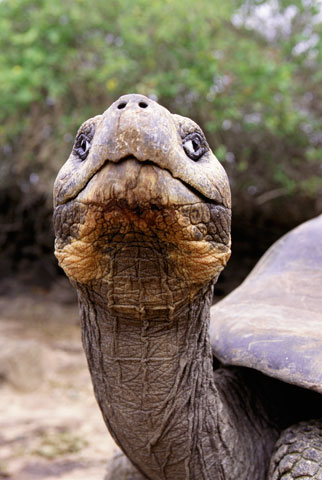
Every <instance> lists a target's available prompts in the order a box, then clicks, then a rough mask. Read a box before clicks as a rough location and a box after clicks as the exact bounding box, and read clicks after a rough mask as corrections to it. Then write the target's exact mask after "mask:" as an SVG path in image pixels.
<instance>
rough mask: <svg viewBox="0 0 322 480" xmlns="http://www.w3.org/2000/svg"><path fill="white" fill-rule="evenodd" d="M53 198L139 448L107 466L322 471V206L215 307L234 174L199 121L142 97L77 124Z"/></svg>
mask: <svg viewBox="0 0 322 480" xmlns="http://www.w3.org/2000/svg"><path fill="white" fill-rule="evenodd" d="M54 200H55V211H54V225H55V232H56V242H55V253H56V256H57V258H58V260H59V263H60V265H61V266H62V268H63V269H64V270H65V272H66V274H67V275H68V277H69V278H70V280H71V282H72V284H73V285H74V286H75V288H76V289H77V293H78V298H79V305H80V312H81V321H82V338H83V345H84V349H85V352H86V355H87V359H88V365H89V369H90V372H91V376H92V381H93V385H94V391H95V395H96V398H97V401H98V403H99V405H100V408H101V411H102V414H103V417H104V420H105V422H106V425H107V427H108V428H109V430H110V432H111V434H112V436H113V437H114V439H115V441H116V442H117V444H118V445H119V446H120V448H121V449H122V451H123V452H124V454H125V455H126V457H127V458H128V459H129V460H124V461H117V462H114V464H113V465H112V467H111V469H110V473H109V474H108V478H109V479H112V480H120V479H122V478H123V479H125V478H127V479H133V478H135V479H143V478H145V479H151V480H161V479H166V480H205V479H207V480H210V479H211V480H217V479H221V480H264V479H269V480H278V479H279V480H290V479H292V480H293V479H315V480H322V422H321V417H322V402H321V395H320V394H321V393H322V374H321V371H322V328H321V327H322V299H321V283H322V253H321V239H322V217H321V216H320V217H318V218H316V219H314V220H312V221H310V222H308V223H306V224H304V225H302V226H301V227H299V228H298V229H296V230H294V231H293V232H291V233H290V234H289V235H288V236H286V237H285V238H283V239H282V240H281V241H280V242H278V243H277V244H276V245H275V246H273V247H272V249H271V250H270V251H269V252H268V253H267V254H266V256H264V258H263V260H262V261H261V262H260V263H259V264H258V266H257V267H256V268H255V270H254V271H253V273H252V274H251V275H250V276H249V278H248V279H247V280H246V281H245V282H244V283H243V285H242V286H241V287H239V288H238V289H237V290H236V291H235V292H233V293H232V294H231V295H230V296H228V297H227V299H224V300H223V301H222V302H221V303H219V304H218V305H216V306H214V307H212V308H211V301H212V295H213V285H214V283H215V282H216V280H217V278H218V275H219V273H220V271H221V270H222V269H223V267H224V266H225V264H226V262H227V260H228V258H229V255H230V191H229V185H228V180H227V176H226V174H225V172H224V169H223V168H222V166H221V165H220V164H219V162H218V161H217V159H216V157H215V156H214V155H213V153H212V152H211V150H210V148H209V146H208V144H207V141H206V139H205V136H204V134H203V132H202V131H201V129H200V128H199V127H198V125H196V124H195V123H194V122H193V121H192V120H190V119H188V118H184V117H181V116H178V115H173V114H171V113H170V112H169V111H168V110H166V109H165V108H163V107H161V106H160V105H158V104H157V103H156V102H154V101H152V100H151V99H148V98H146V97H143V96H140V95H126V96H123V97H121V98H120V99H119V100H117V101H116V102H115V103H113V104H112V105H111V107H110V108H109V109H108V110H106V111H105V112H104V113H103V114H102V115H98V116H96V117H94V118H92V119H90V120H88V121H86V122H85V123H84V124H83V125H82V126H81V127H80V129H79V131H78V133H77V136H76V140H75V144H74V147H73V150H72V153H71V155H70V157H69V159H68V161H67V162H66V164H65V165H64V166H63V167H62V169H61V170H60V172H59V174H58V176H57V179H56V182H55V187H54ZM210 312H211V313H210ZM209 322H210V323H211V328H210V335H209ZM213 352H214V353H213ZM214 357H216V360H215V361H214ZM124 458H125V457H124ZM125 462H128V463H127V465H126V463H125Z"/></svg>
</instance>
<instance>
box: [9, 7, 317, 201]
mask: <svg viewBox="0 0 322 480" xmlns="http://www.w3.org/2000/svg"><path fill="white" fill-rule="evenodd" d="M320 5H321V4H320V2H319V1H318V0H310V1H309V0H305V1H304V0H303V1H301V0H293V1H287V0H280V1H279V2H277V1H276V2H274V1H268V2H264V1H255V0H254V1H251V0H248V1H247V2H246V0H245V1H244V2H243V1H239V2H238V1H236V0H235V1H233V0H227V1H225V2H222V1H221V0H200V1H199V2H195V1H192V0H186V1H185V2H181V1H179V0H138V1H136V2H133V1H130V0H109V1H108V2H107V1H106V0H104V1H103V0H91V1H89V0H65V1H61V0H2V1H1V2H0V45H1V48H0V91H1V108H0V137H1V145H2V159H3V161H2V162H1V166H0V179H1V180H0V187H1V182H2V184H3V185H7V184H8V181H9V182H10V181H11V180H12V178H15V179H16V180H15V181H18V183H19V184H21V185H23V184H25V183H26V182H27V183H28V182H29V183H31V184H32V185H33V186H34V187H35V188H38V189H40V190H43V191H45V192H48V191H50V187H49V186H50V185H51V183H52V181H53V179H54V176H55V174H56V172H57V170H58V168H59V167H60V166H61V165H62V164H63V162H64V161H65V159H66V157H67V155H68V152H69V150H70V148H71V145H72V142H73V137H74V134H75V132H76V130H77V128H78V126H79V125H80V123H82V122H83V121H84V120H85V119H86V118H88V117H89V116H91V115H95V114H97V113H101V111H102V106H103V105H105V106H106V107H107V106H108V105H109V104H110V103H111V102H112V101H114V100H115V99H117V98H118V96H120V95H121V94H124V93H127V92H134V91H135V92H139V93H143V94H145V95H149V96H151V97H152V98H156V99H158V101H159V102H160V103H162V104H163V105H165V106H167V107H168V108H169V109H170V110H172V111H173V112H176V113H180V114H183V115H187V116H190V117H192V118H194V119H195V120H196V121H197V122H199V123H200V124H201V125H202V126H203V128H204V129H205V131H206V134H207V136H208V139H209V140H210V143H211V145H212V147H213V149H214V150H215V152H217V155H218V157H219V158H220V160H221V161H222V162H223V163H224V164H225V166H226V167H227V169H228V171H229V175H230V178H231V179H232V189H233V194H234V197H235V198H237V199H241V201H244V202H245V203H246V204H247V203H250V204H254V205H255V204H256V202H257V204H258V205H262V204H263V203H265V202H266V201H268V200H267V199H269V200H270V201H271V200H272V199H274V198H279V197H280V196H281V195H282V196H283V195H289V196H292V195H293V196H294V195H299V194H300V195H302V196H306V197H310V198H312V199H314V201H315V202H316V203H315V207H316V208H320V207H321V190H322V187H321V180H320V177H321V168H322V167H321V166H322V161H321V151H322V138H321V127H322V120H321V118H322V116H321V109H322V107H321V105H322V102H321V97H322V89H321V87H320V85H321V79H322V78H321V77H322V73H321V71H322V70H321V68H320V66H321V57H322V47H321V39H320V33H321V20H319V19H320V18H321V6H320ZM265 8H266V12H268V13H266V20H265V15H264V19H262V20H260V18H261V12H262V13H263V11H265ZM263 9H264V10H263ZM274 9H275V10H274ZM318 14H319V15H318ZM278 19H284V22H280V23H281V25H282V26H281V25H280V26H279V23H278ZM268 25H269V26H270V27H269V28H268ZM270 192H273V193H271V194H270ZM274 192H277V193H274ZM274 195H275V196H274ZM317 199H320V200H317ZM319 202H320V203H319ZM237 203H238V204H239V202H237Z"/></svg>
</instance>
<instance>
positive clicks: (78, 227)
mask: <svg viewBox="0 0 322 480" xmlns="http://www.w3.org/2000/svg"><path fill="white" fill-rule="evenodd" d="M54 222H55V230H56V242H55V255H56V257H57V258H58V261H59V264H60V266H61V267H62V268H63V269H64V271H65V273H66V274H67V275H68V277H69V278H70V279H71V280H74V281H76V282H78V283H81V284H89V283H93V282H94V283H96V282H104V281H106V282H107V281H108V279H109V278H110V275H111V271H112V270H113V268H115V267H114V266H113V263H114V261H115V258H116V257H117V256H118V255H120V254H121V252H122V251H123V252H127V255H128V256H129V248H133V250H132V254H131V255H132V256H134V255H135V249H137V248H146V249H150V251H153V252H155V257H156V259H157V258H159V256H161V257H162V259H163V260H162V262H163V268H164V269H165V270H166V271H167V274H170V276H171V277H172V276H174V277H176V278H177V280H179V281H180V282H181V283H182V284H186V285H189V286H190V287H191V289H192V290H193V291H196V290H197V289H200V285H203V284H206V283H208V282H210V281H212V280H213V279H214V280H216V279H217V277H218V275H219V273H220V272H221V270H222V269H223V268H224V266H225V265H226V263H227V261H228V259H229V256H230V236H229V223H230V210H229V209H227V208H224V207H221V206H218V205H214V204H212V203H202V202H200V203H196V204H193V205H185V206H182V205H181V206H169V207H162V208H158V207H156V206H150V207H149V208H144V209H142V208H139V207H135V208H133V207H132V208H129V207H128V206H127V205H122V206H121V205H119V204H116V203H115V202H114V201H111V202H110V203H109V204H107V205H106V206H104V207H103V206H100V205H97V204H84V203H81V202H78V201H72V202H69V203H67V204H64V205H61V206H58V207H57V208H56V210H55V215H54ZM131 255H130V256H131ZM151 262H152V257H151V258H150V261H149V262H147V263H149V267H148V268H149V269H150V276H151V279H150V280H151V281H152V277H153V276H156V275H158V269H160V260H159V259H158V260H156V265H155V268H153V266H152V263H153V262H152V263H151ZM126 264H127V263H126V262H125V263H124V269H126ZM128 264H129V265H130V262H129V261H128ZM130 270H131V268H130V266H129V271H128V272H127V274H128V275H130V276H132V275H133V272H132V273H130ZM137 274H138V275H139V274H140V275H141V276H142V272H137ZM169 281H170V280H169ZM170 283H171V281H170Z"/></svg>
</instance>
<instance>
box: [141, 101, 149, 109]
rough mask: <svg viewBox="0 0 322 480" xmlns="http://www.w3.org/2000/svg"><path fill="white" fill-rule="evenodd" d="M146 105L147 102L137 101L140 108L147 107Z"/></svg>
mask: <svg viewBox="0 0 322 480" xmlns="http://www.w3.org/2000/svg"><path fill="white" fill-rule="evenodd" d="M147 106H148V104H147V103H145V102H140V103H139V107H141V108H147Z"/></svg>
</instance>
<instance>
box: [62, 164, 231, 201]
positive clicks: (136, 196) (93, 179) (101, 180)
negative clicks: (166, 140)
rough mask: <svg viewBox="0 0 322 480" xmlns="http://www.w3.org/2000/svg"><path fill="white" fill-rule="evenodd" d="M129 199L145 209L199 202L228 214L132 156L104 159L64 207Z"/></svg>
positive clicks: (168, 174)
mask: <svg viewBox="0 0 322 480" xmlns="http://www.w3.org/2000/svg"><path fill="white" fill-rule="evenodd" d="M142 170H143V172H142ZM130 198H132V200H131V201H130V202H129V204H135V206H137V205H140V204H141V202H143V203H144V205H145V206H146V207H148V205H149V204H150V203H151V205H159V206H160V207H162V206H168V205H169V204H172V205H185V204H194V203H200V202H203V203H208V204H212V205H215V206H220V207H222V208H224V209H228V210H229V208H228V207H227V206H226V205H224V203H223V202H219V201H216V200H213V199H211V198H209V197H208V196H206V195H205V194H204V193H203V192H202V191H201V189H200V190H199V189H197V188H196V187H194V186H192V185H191V184H190V183H188V182H187V181H185V180H183V179H182V178H177V177H174V176H173V174H172V172H171V171H170V170H169V169H167V168H164V167H160V166H159V165H158V164H157V163H156V162H154V161H153V160H139V159H137V158H136V157H135V156H134V155H126V156H124V157H122V158H120V159H119V160H113V161H111V160H109V159H106V160H105V162H104V163H103V165H102V166H101V167H100V168H99V169H98V170H97V171H95V172H94V173H93V174H92V175H91V176H90V177H89V178H88V180H87V182H86V183H85V185H84V186H82V188H81V189H80V190H79V191H78V192H77V193H75V195H74V196H73V197H72V198H69V199H68V200H67V201H66V202H65V203H68V202H71V201H73V200H75V199H76V200H78V201H83V202H85V203H102V204H105V203H106V202H108V201H110V200H116V201H117V200H122V201H123V200H124V199H130Z"/></svg>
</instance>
